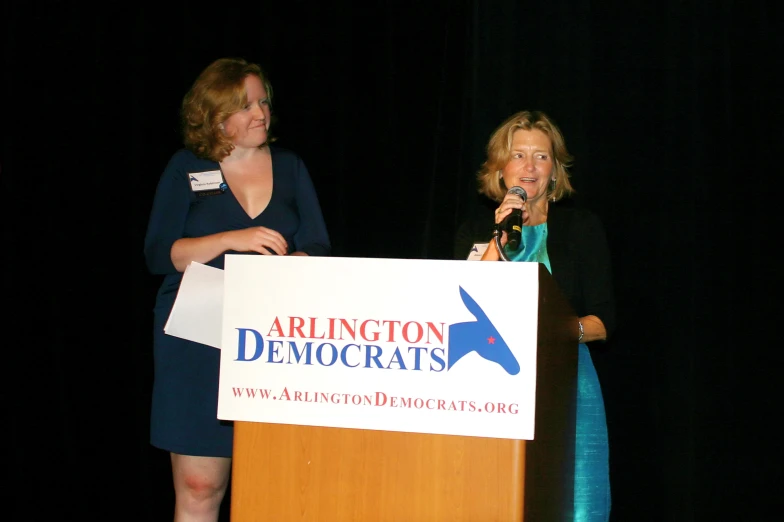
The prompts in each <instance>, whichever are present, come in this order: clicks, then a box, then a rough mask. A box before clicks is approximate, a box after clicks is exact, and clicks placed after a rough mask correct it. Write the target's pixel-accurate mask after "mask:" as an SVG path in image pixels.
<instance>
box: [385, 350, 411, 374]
mask: <svg viewBox="0 0 784 522" xmlns="http://www.w3.org/2000/svg"><path fill="white" fill-rule="evenodd" d="M392 363H397V367H398V370H406V369H407V368H406V363H405V362H403V354H401V353H400V348H397V347H396V348H395V353H393V354H392V358H391V359H390V360H389V364H387V370H388V369H389V367H390V366H392Z"/></svg>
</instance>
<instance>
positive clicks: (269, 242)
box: [223, 227, 289, 256]
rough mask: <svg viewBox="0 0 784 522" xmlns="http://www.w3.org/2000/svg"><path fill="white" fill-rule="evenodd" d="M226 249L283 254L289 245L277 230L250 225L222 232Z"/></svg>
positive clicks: (286, 251)
mask: <svg viewBox="0 0 784 522" xmlns="http://www.w3.org/2000/svg"><path fill="white" fill-rule="evenodd" d="M223 243H224V245H225V246H226V250H234V251H235V252H258V253H259V254H264V255H272V253H273V252H274V253H276V254H278V255H279V256H285V255H286V253H288V250H289V246H288V243H287V242H286V240H285V239H284V238H283V236H282V235H281V234H280V232H278V231H277V230H272V229H271V228H267V227H250V228H244V229H242V230H232V231H229V232H224V233H223Z"/></svg>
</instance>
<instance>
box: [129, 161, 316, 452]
mask: <svg viewBox="0 0 784 522" xmlns="http://www.w3.org/2000/svg"><path fill="white" fill-rule="evenodd" d="M270 151H271V152H272V177H273V186H272V197H271V199H270V202H269V204H268V205H267V208H265V209H264V211H263V212H262V213H261V214H259V215H258V216H256V217H255V218H251V217H250V216H248V214H247V213H246V212H245V210H244V209H243V208H242V206H241V205H240V203H239V201H237V199H236V198H235V197H234V195H233V194H232V192H231V187H228V188H227V189H226V190H225V191H224V192H220V193H217V194H212V195H205V196H199V195H197V194H195V193H194V192H193V190H191V185H190V182H189V176H188V174H189V173H198V172H204V171H214V170H219V169H220V165H219V164H218V163H216V162H214V161H210V160H205V159H201V158H198V157H196V156H195V155H194V154H193V153H192V152H190V151H188V150H180V151H178V152H177V153H175V154H174V155H173V156H172V158H171V160H170V161H169V164H168V165H167V167H166V169H165V170H164V172H163V174H162V175H161V178H160V180H159V182H158V188H157V190H156V193H155V198H154V200H153V205H152V210H151V213H150V218H149V223H148V227H147V234H146V236H145V240H144V254H145V259H146V262H147V267H148V269H149V270H150V272H151V273H153V274H160V275H163V276H164V278H163V282H162V283H161V286H160V288H159V290H158V293H157V296H156V299H155V306H154V309H153V315H154V332H153V354H154V369H155V375H154V381H153V392H152V411H151V416H150V443H151V444H152V445H153V446H155V447H158V448H161V449H163V450H166V451H170V452H174V453H179V454H183V455H197V456H211V457H231V454H232V442H233V426H232V423H230V422H224V421H219V420H218V418H217V411H218V377H219V375H220V350H218V349H216V348H213V347H210V346H206V345H203V344H199V343H194V342H191V341H186V340H184V339H180V338H177V337H172V336H170V335H166V334H165V333H164V331H163V327H164V325H165V324H166V321H167V319H168V317H169V313H170V312H171V308H172V305H173V304H174V299H175V297H176V296H177V291H178V289H179V287H180V282H181V280H182V273H181V272H178V271H177V270H176V269H175V268H174V265H173V264H172V261H171V247H172V244H173V243H174V242H175V241H176V240H178V239H180V238H184V237H202V236H206V235H210V234H215V233H218V232H224V231H229V230H240V229H244V228H248V227H253V226H263V227H267V228H271V229H274V230H277V231H278V232H280V233H281V234H282V235H283V237H285V238H286V241H287V242H288V245H289V249H290V250H291V251H292V252H294V251H301V252H305V253H307V254H309V255H314V256H324V255H329V254H330V242H329V237H328V235H327V230H326V226H325V224H324V220H323V217H322V214H321V207H320V206H319V202H318V198H317V196H316V191H315V189H314V187H313V183H312V181H311V178H310V176H309V174H308V171H307V169H306V167H305V164H304V163H303V162H302V160H301V159H300V158H299V157H298V156H297V155H296V154H294V153H293V152H291V151H288V150H286V149H282V148H279V147H274V146H271V147H270ZM226 253H230V254H237V253H238V252H226ZM223 262H224V255H220V256H218V257H217V258H215V259H213V260H212V261H210V262H209V263H207V264H208V265H210V266H213V267H216V268H221V269H222V268H223Z"/></svg>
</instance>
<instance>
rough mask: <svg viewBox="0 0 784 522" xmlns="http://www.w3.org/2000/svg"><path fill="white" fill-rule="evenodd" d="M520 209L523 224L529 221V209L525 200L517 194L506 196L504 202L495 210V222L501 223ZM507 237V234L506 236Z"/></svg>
mask: <svg viewBox="0 0 784 522" xmlns="http://www.w3.org/2000/svg"><path fill="white" fill-rule="evenodd" d="M514 209H519V210H520V211H521V212H522V213H523V223H525V222H526V221H528V207H527V206H526V203H525V201H523V198H521V197H520V196H518V195H517V194H507V195H506V196H504V199H503V201H501V204H500V205H499V206H498V208H497V209H495V222H496V224H498V223H501V222H502V221H503V220H504V219H506V217H507V216H508V215H509V214H511V213H512V210H514ZM504 235H505V234H504Z"/></svg>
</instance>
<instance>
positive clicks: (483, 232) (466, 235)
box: [452, 211, 495, 259]
mask: <svg viewBox="0 0 784 522" xmlns="http://www.w3.org/2000/svg"><path fill="white" fill-rule="evenodd" d="M494 224H495V223H494V220H493V212H492V211H490V212H489V213H487V212H483V211H478V212H475V213H474V214H473V215H471V217H469V218H468V219H466V220H465V221H463V222H462V223H461V224H460V226H458V227H457V232H456V233H455V249H454V252H453V253H452V254H453V256H454V259H466V258H467V257H468V254H469V253H470V251H471V247H473V246H474V244H475V243H489V242H490V240H491V239H493V225H494Z"/></svg>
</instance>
